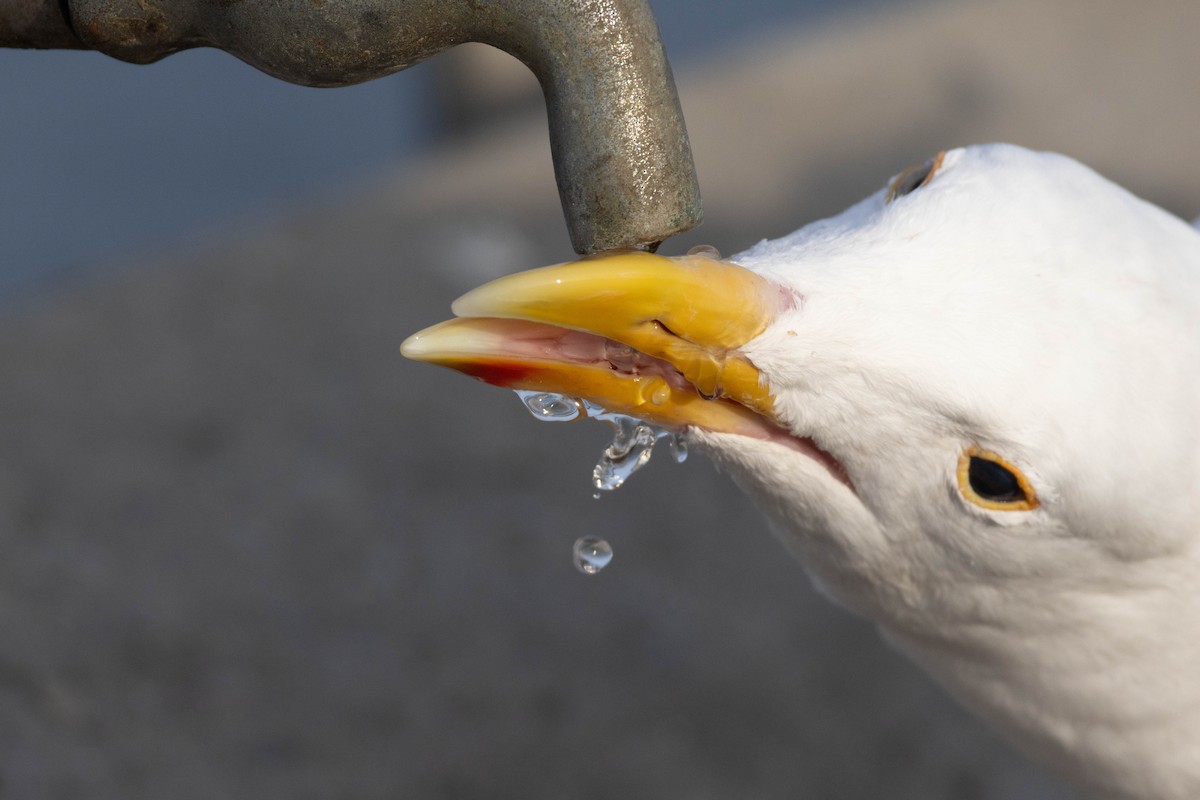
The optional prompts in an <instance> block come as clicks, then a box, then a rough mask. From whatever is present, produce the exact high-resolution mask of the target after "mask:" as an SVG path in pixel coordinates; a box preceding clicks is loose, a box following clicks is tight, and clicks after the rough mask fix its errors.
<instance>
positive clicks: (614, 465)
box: [592, 416, 658, 492]
mask: <svg viewBox="0 0 1200 800" xmlns="http://www.w3.org/2000/svg"><path fill="white" fill-rule="evenodd" d="M613 424H614V425H615V426H616V429H617V430H616V433H615V434H614V436H613V440H612V443H611V444H609V445H608V447H606V448H604V452H603V453H601V454H600V460H599V461H597V462H596V466H595V467H594V468H593V469H592V485H593V486H595V487H596V488H597V489H600V490H601V491H606V492H611V491H612V490H613V489H619V488H620V487H621V484H623V483H625V480H626V479H627V478H628V477H629V476H630V475H632V474H633V473H635V472H637V471H638V470H639V469H641V468H642V467H644V466H645V465H646V462H648V461H649V460H650V456H651V454H652V453H653V452H654V443H655V442H656V441H658V437H657V436H656V435H655V432H654V429H653V428H651V427H650V426H649V425H647V424H646V423H644V422H641V421H639V420H636V419H633V418H631V417H624V416H622V417H619V418H618V419H616V420H614V421H613Z"/></svg>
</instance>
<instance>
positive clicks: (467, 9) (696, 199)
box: [0, 0, 702, 253]
mask: <svg viewBox="0 0 1200 800" xmlns="http://www.w3.org/2000/svg"><path fill="white" fill-rule="evenodd" d="M463 42H483V43H484V44H490V45H493V46H494V47H498V48H500V49H501V50H504V51H506V52H508V53H510V54H512V55H513V56H516V57H517V58H518V59H520V60H521V61H522V62H524V64H525V65H526V66H528V67H529V68H530V69H531V70H532V71H533V73H534V74H535V75H536V76H537V78H538V81H539V82H540V83H541V86H542V91H543V93H544V94H545V98H546V109H547V114H548V116H549V122H550V147H551V152H552V155H553V158H554V172H555V176H556V178H557V181H558V192H559V197H560V198H561V200H562V206H563V213H564V215H565V216H566V219H567V227H568V228H569V230H570V234H571V243H572V245H574V247H575V250H576V252H578V253H594V252H599V251H603V250H611V249H615V248H621V247H646V248H649V249H653V248H655V247H657V246H658V244H659V243H660V242H662V240H663V239H665V238H667V237H668V236H671V235H673V234H676V233H680V232H682V231H685V230H688V229H689V228H692V227H694V226H695V225H697V224H698V223H699V222H700V219H701V216H702V211H701V206H700V189H699V185H698V184H697V181H696V171H695V167H694V166H693V165H692V154H691V148H690V147H689V145H688V139H687V131H686V129H685V128H684V124H683V113H682V112H681V110H680V108H679V98H678V96H677V95H676V93H675V84H674V81H673V79H672V77H671V68H670V65H669V64H668V63H667V57H666V53H665V52H664V51H663V46H662V41H661V39H660V37H659V34H658V26H657V25H656V24H655V21H654V16H653V14H652V13H651V11H650V8H649V6H648V5H647V3H646V0H272V2H261V0H0V46H3V47H33V48H72V49H94V50H99V51H101V52H102V53H106V54H108V55H110V56H113V57H114V58H119V59H121V60H123V61H131V62H133V63H136V64H148V63H150V62H152V61H157V60H158V59H160V58H163V57H164V56H168V55H170V54H171V53H174V52H177V51H179V50H186V49H188V48H191V47H206V46H207V47H216V48H219V49H221V50H225V51H226V52H229V53H232V54H233V55H235V56H237V57H238V58H240V59H241V60H243V61H245V62H246V63H248V64H251V65H252V66H255V67H257V68H258V69H261V70H262V71H264V72H266V73H268V74H270V75H274V76H275V77H277V78H281V79H283V80H285V81H291V82H293V83H299V84H304V85H307V86H344V85H347V84H353V83H361V82H363V81H367V80H371V79H372V78H378V77H381V76H383V75H388V74H390V73H392V72H396V71H398V70H402V69H406V68H408V67H411V66H413V65H414V64H416V63H418V62H419V61H421V60H423V59H425V58H428V57H429V56H431V55H434V54H435V53H438V52H440V51H442V50H445V49H446V48H449V47H453V46H454V45H457V44H462V43H463Z"/></svg>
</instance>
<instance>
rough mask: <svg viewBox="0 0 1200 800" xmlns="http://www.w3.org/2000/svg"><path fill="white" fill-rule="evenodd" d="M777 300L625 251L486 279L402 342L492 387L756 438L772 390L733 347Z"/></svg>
mask: <svg viewBox="0 0 1200 800" xmlns="http://www.w3.org/2000/svg"><path fill="white" fill-rule="evenodd" d="M782 305H783V300H782V299H781V294H780V291H779V289H778V288H777V287H775V286H774V285H772V284H771V283H769V282H768V281H766V280H765V279H763V278H761V277H759V276H758V275H756V274H754V273H753V272H750V271H749V270H747V269H745V268H743V267H739V266H737V265H736V264H732V263H729V262H726V261H719V260H716V259H714V258H711V257H708V256H705V255H693V256H682V257H677V258H667V257H664V256H658V255H653V254H650V253H644V252H640V251H635V252H624V253H617V254H607V255H601V256H596V257H592V258H588V259H584V260H582V261H577V262H571V263H567V264H558V265H556V266H552V267H545V268H542V269H535V270H530V271H528V272H522V273H518V274H516V275H509V276H507V277H504V278H500V279H499V280H496V281H492V282H491V283H488V284H485V285H484V286H481V287H479V288H478V289H475V290H473V291H471V292H468V293H467V294H466V295H464V296H462V297H461V298H459V299H458V300H457V301H455V303H454V304H453V310H454V313H455V314H457V315H458V316H459V317H460V318H459V319H453V320H449V321H447V322H443V323H441V324H440V325H435V326H433V327H431V328H427V329H425V330H423V331H421V332H419V333H416V334H414V335H413V336H411V337H409V338H408V339H407V340H406V341H405V342H404V344H403V345H402V346H401V348H400V349H401V352H402V353H403V354H404V355H405V356H407V357H408V358H412V359H415V360H417V361H426V362H429V363H432V364H439V365H441V366H446V367H450V368H451V369H456V370H458V371H460V372H464V373H466V374H468V375H471V376H473V377H476V378H479V379H481V380H484V381H486V382H488V383H492V384H495V385H497V386H504V387H507V388H510V389H530V390H538V391H546V392H554V393H558V394H564V395H569V396H572V397H579V398H582V399H585V400H590V401H591V402H593V403H596V404H597V405H599V406H602V407H604V408H606V409H608V410H609V411H614V412H618V413H623V414H628V415H629V416H633V417H637V418H640V419H645V420H647V421H650V422H654V423H657V424H660V425H664V426H666V427H674V428H684V427H687V426H689V425H697V426H700V427H702V428H706V429H708V430H715V431H724V432H730V433H741V434H743V435H751V436H755V435H757V436H762V435H763V432H762V429H763V426H764V424H769V423H767V420H766V419H764V417H769V416H770V412H771V407H772V405H773V399H772V397H771V394H770V387H768V386H767V385H766V384H765V382H764V380H763V379H762V376H761V375H760V373H759V371H758V370H757V369H756V368H755V367H754V365H753V364H751V363H750V362H749V361H748V360H747V359H746V358H745V357H744V356H742V355H741V354H740V353H739V352H738V348H740V347H741V346H743V345H745V344H746V343H747V342H749V341H750V340H752V339H754V338H755V337H756V336H758V335H759V334H760V333H762V332H763V330H765V329H766V327H767V325H768V324H769V323H770V322H771V320H772V319H773V318H774V316H775V314H776V313H778V311H779V309H780V308H781V306H782ZM618 343H619V344H618ZM620 345H627V346H628V347H627V348H622V347H621V346H620ZM628 348H633V350H636V351H638V352H637V353H633V352H631V351H629V349H628Z"/></svg>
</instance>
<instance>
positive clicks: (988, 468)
mask: <svg viewBox="0 0 1200 800" xmlns="http://www.w3.org/2000/svg"><path fill="white" fill-rule="evenodd" d="M958 490H959V491H960V492H962V496H963V497H965V498H966V499H967V500H969V501H970V502H972V503H974V504H975V505H977V506H979V507H980V508H986V509H988V510H989V511H1031V510H1033V509H1035V508H1037V507H1038V505H1039V502H1038V499H1037V492H1035V491H1034V490H1033V485H1032V484H1031V483H1030V482H1029V479H1028V478H1026V477H1025V474H1024V473H1023V472H1021V470H1019V469H1017V468H1016V467H1015V466H1013V465H1012V464H1011V463H1010V462H1008V461H1006V460H1005V459H1004V458H1002V457H1001V456H999V455H997V454H996V453H993V452H992V451H991V450H982V449H980V448H978V447H974V446H972V447H968V448H967V449H966V450H964V451H963V454H962V455H961V456H960V457H959V459H958Z"/></svg>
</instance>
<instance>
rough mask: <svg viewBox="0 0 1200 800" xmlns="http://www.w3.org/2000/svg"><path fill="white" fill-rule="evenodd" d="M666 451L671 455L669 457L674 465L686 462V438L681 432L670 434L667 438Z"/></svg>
mask: <svg viewBox="0 0 1200 800" xmlns="http://www.w3.org/2000/svg"><path fill="white" fill-rule="evenodd" d="M667 450H668V451H669V452H670V453H671V457H672V458H674V459H675V463H676V464H682V463H683V462H685V461H687V457H688V444H687V437H686V436H684V435H683V433H682V432H681V431H680V432H676V433H672V434H671V435H670V436H668V437H667Z"/></svg>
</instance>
